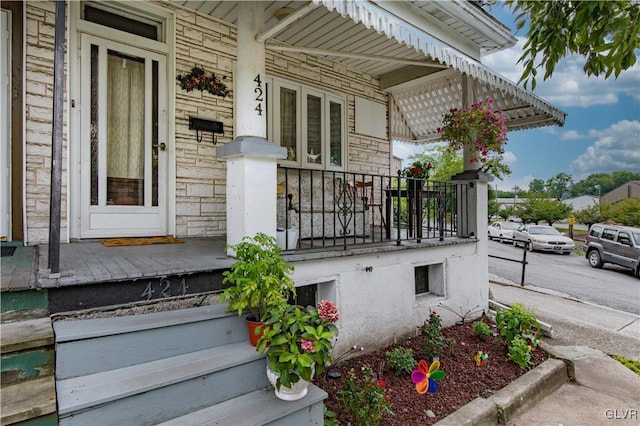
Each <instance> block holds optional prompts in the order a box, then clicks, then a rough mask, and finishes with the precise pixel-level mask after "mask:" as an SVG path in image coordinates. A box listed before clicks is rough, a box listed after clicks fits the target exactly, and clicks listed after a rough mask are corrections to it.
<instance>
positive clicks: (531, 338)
mask: <svg viewBox="0 0 640 426" xmlns="http://www.w3.org/2000/svg"><path fill="white" fill-rule="evenodd" d="M524 337H526V338H527V340H528V343H529V348H531V350H532V351H535V350H536V348H537V347H538V345H539V344H540V337H538V333H534V334H527V335H525V336H524Z"/></svg>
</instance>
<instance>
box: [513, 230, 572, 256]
mask: <svg viewBox="0 0 640 426" xmlns="http://www.w3.org/2000/svg"><path fill="white" fill-rule="evenodd" d="M520 244H523V245H526V246H527V248H528V249H529V251H536V250H539V251H553V252H560V253H562V254H570V253H571V251H572V250H573V248H574V247H575V246H576V244H575V243H574V242H573V240H572V239H571V238H569V237H565V236H564V234H562V233H560V231H558V230H557V229H556V228H554V227H553V226H548V225H533V224H529V225H522V226H520V227H519V228H518V229H516V230H515V231H513V245H514V246H518V245H520Z"/></svg>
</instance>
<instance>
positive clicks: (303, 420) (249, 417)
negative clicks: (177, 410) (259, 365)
mask: <svg viewBox="0 0 640 426" xmlns="http://www.w3.org/2000/svg"><path fill="white" fill-rule="evenodd" d="M326 397H327V394H326V392H325V391H323V390H322V389H320V388H318V387H317V386H314V385H313V384H311V385H309V393H307V396H305V397H304V398H303V399H300V400H298V401H282V400H280V399H278V398H277V397H276V396H275V394H274V392H273V387H271V386H269V387H266V388H263V389H259V390H256V391H253V392H251V393H247V394H245V395H242V396H239V397H237V398H234V399H231V400H229V401H225V402H222V403H220V404H217V405H214V406H211V407H207V408H205V409H202V410H199V411H196V412H193V413H190V414H187V415H186V416H182V417H178V418H175V419H172V420H170V421H168V422H165V423H161V424H160V426H213V425H224V426H258V425H279V426H303V425H322V424H323V422H324V413H323V410H322V404H323V400H324V399H325V398H326Z"/></svg>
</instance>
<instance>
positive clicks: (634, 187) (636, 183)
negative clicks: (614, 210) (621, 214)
mask: <svg viewBox="0 0 640 426" xmlns="http://www.w3.org/2000/svg"><path fill="white" fill-rule="evenodd" d="M625 198H640V180H632V181H629V182H627V183H625V184H623V185H620V186H619V187H617V188H616V189H613V190H611V191H609V192H607V193H606V194H604V195H603V196H602V197H601V198H600V202H601V203H607V204H615V203H617V202H619V201H622V200H624V199H625Z"/></svg>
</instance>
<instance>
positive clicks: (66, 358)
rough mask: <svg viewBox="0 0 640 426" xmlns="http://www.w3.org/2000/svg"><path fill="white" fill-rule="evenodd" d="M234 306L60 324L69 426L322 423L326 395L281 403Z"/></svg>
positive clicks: (61, 379) (314, 393)
mask: <svg viewBox="0 0 640 426" xmlns="http://www.w3.org/2000/svg"><path fill="white" fill-rule="evenodd" d="M225 307H226V305H210V306H203V307H197V308H188V309H180V310H174V311H165V312H154V313H147V314H139V315H128V316H120V317H111V318H98V319H85V320H70V321H66V320H65V321H56V322H55V323H54V329H55V333H56V348H57V361H56V378H57V396H58V412H59V417H60V421H59V423H60V425H87V424H96V425H97V424H100V425H103V424H138V425H150V424H159V423H163V422H173V424H204V423H202V422H203V421H205V419H206V422H212V423H211V424H234V425H235V424H269V423H272V424H291V425H293V424H296V425H298V424H322V422H323V411H322V401H323V399H324V398H326V394H325V393H324V392H323V391H322V390H320V389H318V388H315V387H313V389H312V390H310V393H309V395H308V396H307V397H306V398H304V399H303V400H301V401H298V402H296V403H290V402H283V401H279V400H278V399H277V398H276V397H275V395H274V393H273V389H272V388H271V387H270V385H269V383H268V380H267V377H266V374H265V369H266V360H265V359H264V356H263V355H262V354H260V353H258V352H256V350H255V348H254V347H253V346H250V345H249V342H248V332H247V327H246V323H245V320H244V318H241V317H238V316H237V315H235V314H234V313H227V312H225ZM239 407H241V408H239ZM202 416H204V417H202ZM245 416H246V419H247V420H246V421H247V422H248V423H245V422H244V420H241V419H242V418H244V417H245ZM230 419H231V420H230ZM227 421H229V422H231V423H226V422H227ZM190 422H193V423H190Z"/></svg>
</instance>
